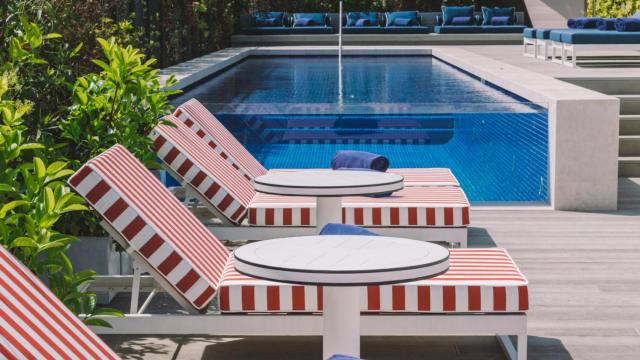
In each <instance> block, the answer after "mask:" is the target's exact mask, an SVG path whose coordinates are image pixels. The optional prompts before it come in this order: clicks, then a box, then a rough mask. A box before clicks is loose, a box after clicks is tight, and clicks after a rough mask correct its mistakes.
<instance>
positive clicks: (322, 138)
mask: <svg viewBox="0 0 640 360" xmlns="http://www.w3.org/2000/svg"><path fill="white" fill-rule="evenodd" d="M190 98H197V99H198V100H200V101H201V102H202V103H203V104H204V105H205V106H207V108H208V109H209V110H210V111H212V112H213V113H214V114H215V115H216V116H217V117H218V118H219V119H220V120H221V121H222V122H223V123H224V124H225V126H227V128H228V129H229V130H230V131H231V132H232V133H233V134H234V135H235V136H236V137H237V138H238V139H239V140H240V141H241V142H242V143H243V144H244V145H245V146H246V147H247V148H248V149H249V151H250V152H251V153H252V154H253V155H254V156H255V157H256V158H258V160H260V161H261V162H262V163H263V164H264V165H265V166H266V167H267V168H318V167H328V166H329V164H330V160H331V157H332V155H333V154H334V153H335V151H336V150H339V149H352V150H363V151H371V152H375V153H380V154H384V155H385V156H387V157H388V158H389V160H390V163H391V165H392V166H393V167H448V168H451V169H452V171H453V173H454V174H455V175H456V177H457V178H458V179H459V181H460V184H461V186H463V188H464V190H465V192H466V193H467V196H468V197H469V200H470V201H471V202H472V203H473V204H547V203H548V201H549V195H548V135H547V131H548V124H547V118H548V117H547V112H546V109H545V108H544V107H543V106H540V104H532V103H529V102H527V101H526V100H524V99H522V98H519V97H517V96H515V95H513V94H510V93H507V92H505V91H503V90H501V89H499V88H497V87H495V86H493V85H491V84H488V83H486V82H484V81H482V80H481V79H479V78H477V77H475V76H473V75H471V74H468V73H465V72H463V71H460V70H459V69H457V68H455V67H453V66H451V65H449V64H447V63H445V62H442V61H440V60H438V59H437V58H434V57H430V56H349V57H345V58H344V59H343V68H342V79H340V76H339V71H338V64H337V61H336V58H335V57H323V56H300V57H250V58H248V59H247V60H244V61H242V62H241V63H238V64H236V65H234V66H232V67H230V68H229V69H227V70H226V71H224V72H222V73H220V74H217V75H216V76H214V77H213V78H211V79H210V80H207V81H206V82H204V83H201V84H199V85H197V86H196V87H194V88H192V89H190V90H188V91H187V92H185V93H184V94H182V95H181V96H179V97H178V98H176V99H174V103H176V104H179V103H181V102H183V101H186V100H188V99H190Z"/></svg>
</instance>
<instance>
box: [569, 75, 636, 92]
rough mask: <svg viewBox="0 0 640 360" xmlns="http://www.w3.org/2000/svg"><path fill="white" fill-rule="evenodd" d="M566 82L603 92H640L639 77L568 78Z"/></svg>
mask: <svg viewBox="0 0 640 360" xmlns="http://www.w3.org/2000/svg"><path fill="white" fill-rule="evenodd" d="M562 80H564V81H566V82H570V83H572V84H575V85H578V86H582V87H585V88H587V89H591V90H594V91H597V92H600V93H603V94H609V95H612V94H619V95H634V94H640V78H637V77H629V78H615V79H612V78H597V79H596V78H577V79H573V78H569V79H562Z"/></svg>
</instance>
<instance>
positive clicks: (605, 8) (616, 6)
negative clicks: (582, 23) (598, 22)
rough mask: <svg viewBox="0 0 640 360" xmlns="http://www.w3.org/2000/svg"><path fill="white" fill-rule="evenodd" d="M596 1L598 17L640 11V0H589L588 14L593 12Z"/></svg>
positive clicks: (622, 15)
mask: <svg viewBox="0 0 640 360" xmlns="http://www.w3.org/2000/svg"><path fill="white" fill-rule="evenodd" d="M594 2H595V6H596V13H595V15H596V16H598V17H614V18H617V17H625V16H631V15H633V14H634V13H635V12H636V11H640V0H595V1H593V0H587V14H588V15H589V16H591V15H592V14H593V5H594Z"/></svg>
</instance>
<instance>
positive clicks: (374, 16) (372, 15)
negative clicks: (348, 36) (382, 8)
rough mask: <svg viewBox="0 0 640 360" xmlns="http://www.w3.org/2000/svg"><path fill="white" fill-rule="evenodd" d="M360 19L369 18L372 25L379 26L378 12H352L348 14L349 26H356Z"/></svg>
mask: <svg viewBox="0 0 640 360" xmlns="http://www.w3.org/2000/svg"><path fill="white" fill-rule="evenodd" d="M360 19H367V20H369V22H370V23H371V26H378V13H377V12H350V13H348V14H347V26H356V22H357V21H358V20H360Z"/></svg>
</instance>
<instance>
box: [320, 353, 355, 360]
mask: <svg viewBox="0 0 640 360" xmlns="http://www.w3.org/2000/svg"><path fill="white" fill-rule="evenodd" d="M327 360H362V359H360V358H356V357H353V356H348V355H340V354H336V355H333V356H331V357H330V358H328V359H327Z"/></svg>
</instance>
